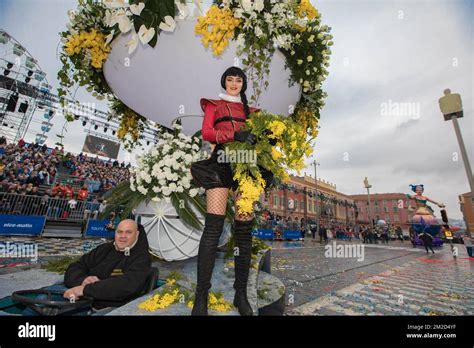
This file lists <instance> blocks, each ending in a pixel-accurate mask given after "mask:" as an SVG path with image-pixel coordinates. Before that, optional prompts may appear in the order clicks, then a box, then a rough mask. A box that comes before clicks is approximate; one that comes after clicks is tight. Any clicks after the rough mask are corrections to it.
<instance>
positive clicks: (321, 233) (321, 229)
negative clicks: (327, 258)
mask: <svg viewBox="0 0 474 348" xmlns="http://www.w3.org/2000/svg"><path fill="white" fill-rule="evenodd" d="M323 239H324V243H327V242H328V231H327V229H326V227H325V226H324V225H322V226H320V227H319V243H322V242H323Z"/></svg>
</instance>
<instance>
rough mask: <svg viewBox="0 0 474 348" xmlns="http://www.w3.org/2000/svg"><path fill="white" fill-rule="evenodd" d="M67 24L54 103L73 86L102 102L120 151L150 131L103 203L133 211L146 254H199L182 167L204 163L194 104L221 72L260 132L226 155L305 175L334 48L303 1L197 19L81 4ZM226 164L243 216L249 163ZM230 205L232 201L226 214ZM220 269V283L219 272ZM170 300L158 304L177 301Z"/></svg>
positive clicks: (178, 6)
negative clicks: (238, 71)
mask: <svg viewBox="0 0 474 348" xmlns="http://www.w3.org/2000/svg"><path fill="white" fill-rule="evenodd" d="M68 15H69V19H70V22H69V23H68V24H67V30H66V31H64V32H62V33H60V36H61V40H62V44H63V45H62V51H61V53H60V60H61V63H62V68H61V70H60V71H59V72H58V79H59V80H60V83H61V87H60V88H59V89H58V95H59V96H61V97H64V98H66V97H67V98H73V94H74V93H73V91H72V90H73V88H76V86H83V87H85V88H86V89H87V91H89V92H90V93H91V94H92V95H93V96H94V97H96V98H97V99H100V100H108V101H109V102H110V113H109V115H110V116H109V117H110V118H111V119H114V120H117V121H118V122H119V123H120V128H119V129H118V132H117V136H118V138H119V139H120V140H121V141H122V143H123V145H124V147H125V148H126V149H128V150H131V149H134V148H135V149H136V148H140V146H142V145H143V144H141V141H140V140H141V134H142V132H143V131H144V129H146V128H147V127H150V124H154V125H155V126H156V127H157V129H158V131H159V132H158V137H157V139H156V143H155V144H154V145H152V146H151V148H150V149H149V150H148V152H146V153H144V154H142V155H141V156H140V157H139V158H138V159H137V167H136V168H134V169H132V173H131V174H132V176H131V179H130V181H129V182H123V183H121V184H120V185H119V186H118V187H117V188H116V189H114V190H113V191H112V192H111V193H110V198H109V202H112V203H113V204H112V205H111V207H112V206H121V207H123V209H122V210H121V211H122V216H123V217H125V216H127V215H129V214H130V213H132V212H133V213H134V215H135V216H136V217H137V219H138V220H139V221H140V222H141V223H142V224H143V226H144V227H145V229H146V232H147V235H148V240H149V244H150V249H151V250H150V251H151V253H152V254H153V255H155V256H157V257H159V258H161V259H163V260H166V261H175V260H186V259H189V258H192V257H193V256H195V255H196V254H197V248H198V245H199V240H200V234H201V233H202V228H203V221H204V218H203V217H204V214H205V212H206V204H205V197H204V191H203V190H202V189H200V188H198V187H197V186H196V185H195V183H194V182H193V180H192V177H191V175H190V172H189V167H190V164H191V163H192V162H194V161H196V160H199V159H202V158H206V156H208V155H209V154H208V153H207V152H205V151H204V150H203V149H204V145H205V144H203V142H202V140H201V138H200V134H199V130H200V127H201V124H202V117H203V115H202V111H201V108H200V105H199V100H200V98H201V97H202V96H209V97H211V96H214V95H217V94H218V92H219V86H217V85H216V83H215V81H219V79H220V76H221V74H222V72H223V71H224V70H225V69H226V68H227V67H229V66H232V65H234V66H239V67H241V68H242V69H243V70H244V71H245V72H246V74H247V76H248V78H249V84H248V85H249V88H248V93H249V94H251V97H250V98H249V103H250V105H252V106H255V107H258V108H259V109H261V110H262V111H261V112H259V113H253V114H250V115H249V119H248V120H247V122H246V124H245V129H247V130H250V131H251V132H252V133H254V134H256V135H258V134H260V133H262V132H264V131H266V132H269V133H268V135H269V136H268V138H267V139H266V140H261V141H259V142H257V143H256V144H255V145H249V144H246V143H237V142H234V143H229V144H228V147H229V149H232V150H242V149H243V150H250V149H251V150H255V151H256V153H257V154H258V160H257V164H258V166H260V167H263V168H265V169H267V170H268V171H271V172H272V173H273V174H274V178H275V183H277V184H279V183H284V182H285V181H287V180H288V174H287V173H288V171H292V170H294V171H297V172H298V173H299V171H300V170H302V169H303V167H304V160H305V158H306V157H308V156H309V155H311V153H312V151H313V146H314V140H315V138H316V137H317V135H318V120H319V117H320V112H321V109H322V107H323V106H324V100H325V97H326V93H325V92H324V91H323V89H322V83H323V81H324V80H325V79H326V77H327V75H328V70H327V69H328V67H329V57H330V54H331V49H330V47H331V46H332V44H333V41H332V35H331V34H330V29H331V28H330V27H328V26H327V25H323V24H322V23H321V18H320V14H319V12H318V11H317V10H316V9H315V8H314V7H313V6H312V5H311V3H310V2H309V0H301V1H296V0H295V1H285V2H280V1H273V0H272V1H263V0H255V1H250V0H244V1H233V0H223V1H214V4H213V5H212V6H210V8H209V9H207V11H205V12H204V11H203V9H202V4H201V2H200V1H194V3H190V2H189V1H176V2H175V1H173V0H160V1H158V0H147V1H140V0H130V1H126V0H103V1H94V0H79V3H78V7H77V10H75V11H69V13H68ZM66 118H67V119H68V120H71V121H73V120H74V118H73V117H70V115H68V114H67V113H66ZM150 121H152V122H153V123H150ZM268 139H272V144H273V145H272V144H270V142H269V141H268ZM232 166H233V170H234V172H236V173H237V174H238V175H236V176H235V179H236V180H238V182H239V184H240V185H239V186H240V187H241V191H242V195H243V197H244V198H245V199H243V200H241V201H242V203H241V206H240V208H241V209H243V210H244V211H245V212H247V213H252V212H253V211H254V205H253V202H255V201H256V200H258V198H259V197H260V195H261V194H262V193H264V189H265V187H264V185H262V181H263V180H262V177H261V174H260V172H259V170H258V169H257V168H256V167H255V166H252V165H251V164H249V163H236V164H232ZM230 196H231V195H230ZM111 207H109V208H111ZM232 207H233V202H232V198H231V197H230V198H229V204H228V209H227V213H226V215H227V216H228V217H232V216H233V214H234V213H233V211H232V209H233V208H232ZM229 221H232V220H231V219H229ZM226 230H227V231H228V232H229V233H230V230H231V226H230V224H227V227H226ZM229 233H227V234H224V237H223V239H221V244H224V243H226V242H227V239H228V235H229ZM256 245H261V246H262V249H260V250H256V255H257V254H258V255H259V256H258V257H255V262H256V264H257V265H258V264H261V263H262V262H261V261H262V255H263V254H264V251H265V245H264V244H263V243H262V244H259V243H256ZM264 263H265V262H264ZM222 269H223V270H224V271H223V272H221V273H224V274H225V273H226V271H225V270H226V269H227V266H223V268H222ZM190 273H192V272H191V271H190ZM193 276H194V275H193ZM193 276H191V278H192V277H193ZM191 283H192V282H191ZM256 283H257V281H256V279H255V282H254V287H255V291H256V290H257V284H256ZM277 288H278V287H277ZM280 288H281V287H280ZM170 294H171V295H169V296H168V297H167V298H168V299H169V298H170V296H171V297H173V296H175V295H176V293H175V292H174V290H173V291H171V292H170ZM173 294H174V295H173ZM280 296H281V294H280ZM175 297H176V296H175ZM254 298H256V296H254ZM157 301H158V300H157ZM165 302H166V301H165ZM173 302H174V301H171V302H170V301H168V305H169V304H170V303H173ZM142 307H143V306H142ZM144 307H146V308H155V307H154V306H153V305H150V306H146V305H144ZM158 307H160V306H158ZM224 308H225V306H224Z"/></svg>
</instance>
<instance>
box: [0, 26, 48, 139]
mask: <svg viewBox="0 0 474 348" xmlns="http://www.w3.org/2000/svg"><path fill="white" fill-rule="evenodd" d="M0 72H1V74H0V134H1V135H2V136H3V137H5V138H6V139H7V140H9V141H12V142H16V141H18V140H19V139H22V138H24V137H25V136H26V135H27V133H30V134H29V136H30V137H33V138H34V139H35V142H37V143H40V144H42V143H44V142H45V141H46V139H47V137H48V132H49V131H50V130H51V128H52V126H53V124H52V122H51V120H52V118H53V117H54V115H55V111H54V108H53V107H52V103H51V100H50V98H49V97H48V96H49V91H50V90H51V88H52V87H51V86H50V85H49V83H48V80H47V79H46V73H45V72H44V71H43V69H42V68H41V66H40V65H39V63H38V61H37V60H36V59H35V58H34V57H33V56H32V55H31V54H30V52H28V50H27V49H26V48H25V47H24V46H23V45H21V44H20V43H19V42H18V41H17V40H16V39H15V38H14V37H13V36H12V35H11V34H9V33H7V32H6V31H5V30H3V29H0ZM35 112H43V115H42V117H41V118H34V117H33V116H34V114H35ZM32 122H35V123H39V126H40V127H39V129H37V130H36V131H32V130H30V125H31V123H32Z"/></svg>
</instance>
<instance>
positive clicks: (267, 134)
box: [262, 129, 277, 146]
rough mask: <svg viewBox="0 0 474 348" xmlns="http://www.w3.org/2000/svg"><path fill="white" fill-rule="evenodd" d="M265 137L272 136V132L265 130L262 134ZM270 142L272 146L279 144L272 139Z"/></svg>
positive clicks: (269, 139)
mask: <svg viewBox="0 0 474 348" xmlns="http://www.w3.org/2000/svg"><path fill="white" fill-rule="evenodd" d="M262 134H263V135H264V136H266V137H268V136H269V135H270V134H272V132H270V131H269V130H268V129H267V130H264V131H263V133H262ZM268 142H269V143H270V145H271V146H275V145H276V143H277V140H276V139H274V138H273V139H272V138H268Z"/></svg>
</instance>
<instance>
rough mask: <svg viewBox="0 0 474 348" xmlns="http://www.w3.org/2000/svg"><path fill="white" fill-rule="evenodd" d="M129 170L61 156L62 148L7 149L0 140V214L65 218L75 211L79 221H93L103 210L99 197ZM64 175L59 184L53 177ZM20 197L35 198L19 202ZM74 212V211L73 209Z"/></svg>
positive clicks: (20, 145) (12, 146)
mask: <svg viewBox="0 0 474 348" xmlns="http://www.w3.org/2000/svg"><path fill="white" fill-rule="evenodd" d="M129 167H130V165H125V163H119V162H118V161H112V160H108V161H104V160H101V159H99V158H98V157H88V156H86V155H84V154H83V153H81V154H79V155H74V154H71V153H65V152H64V151H63V150H62V148H58V147H56V148H55V149H51V148H48V147H47V146H46V145H39V144H35V143H31V144H27V143H25V142H24V141H23V140H20V141H19V142H18V143H16V144H8V143H7V141H6V139H5V138H3V137H0V193H8V194H15V195H8V197H7V196H3V198H2V200H1V201H0V211H1V212H4V213H6V212H10V213H13V214H30V213H32V212H33V211H34V212H36V213H37V214H40V215H44V214H47V215H48V216H49V217H52V218H68V217H69V215H70V214H71V212H73V211H74V210H80V211H81V215H82V213H83V214H84V218H87V217H89V216H91V217H97V214H98V213H99V212H100V211H103V210H104V209H105V204H106V202H105V200H103V199H102V196H103V194H104V193H105V192H107V191H108V190H110V189H111V188H113V187H114V186H116V185H117V184H119V183H120V182H122V181H124V180H128V179H129V175H130V174H129ZM60 171H61V172H62V173H64V175H63V176H62V178H63V179H62V180H59V177H60V175H59V174H58V173H59V172H60ZM21 196H37V197H38V198H29V200H26V199H23V198H22V199H20V198H19V197H21ZM79 208H80V209H79Z"/></svg>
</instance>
